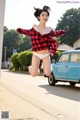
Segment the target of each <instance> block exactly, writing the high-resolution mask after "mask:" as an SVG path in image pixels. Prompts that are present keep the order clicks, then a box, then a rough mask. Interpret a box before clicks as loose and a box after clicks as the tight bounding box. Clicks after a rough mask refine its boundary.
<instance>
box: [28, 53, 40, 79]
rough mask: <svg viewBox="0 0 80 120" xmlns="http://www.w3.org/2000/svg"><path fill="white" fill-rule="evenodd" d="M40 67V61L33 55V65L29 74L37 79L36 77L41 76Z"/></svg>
mask: <svg viewBox="0 0 80 120" xmlns="http://www.w3.org/2000/svg"><path fill="white" fill-rule="evenodd" d="M39 65H40V59H39V58H38V57H37V56H36V55H34V54H33V56H32V65H31V66H29V73H30V74H31V75H32V76H33V77H35V76H36V75H39Z"/></svg>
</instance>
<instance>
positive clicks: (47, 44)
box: [17, 28, 65, 56]
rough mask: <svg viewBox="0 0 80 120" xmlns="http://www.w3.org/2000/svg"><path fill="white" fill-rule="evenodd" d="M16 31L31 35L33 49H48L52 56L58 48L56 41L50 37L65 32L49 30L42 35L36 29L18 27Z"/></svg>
mask: <svg viewBox="0 0 80 120" xmlns="http://www.w3.org/2000/svg"><path fill="white" fill-rule="evenodd" d="M17 32H18V33H20V34H24V35H27V36H30V37H31V43H32V50H33V51H35V52H36V51H41V50H47V49H48V50H49V51H50V54H51V55H52V56H54V54H55V52H56V50H57V48H58V43H57V41H56V40H55V39H53V38H52V37H54V36H60V35H62V34H64V33H65V31H64V30H58V31H53V30H51V31H50V32H49V33H47V34H43V35H42V34H40V33H39V32H38V31H36V30H35V29H34V28H32V29H29V30H26V29H22V28H18V29H17Z"/></svg>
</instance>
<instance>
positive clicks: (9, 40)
mask: <svg viewBox="0 0 80 120" xmlns="http://www.w3.org/2000/svg"><path fill="white" fill-rule="evenodd" d="M22 39H23V36H22V35H20V34H18V33H17V32H16V31H15V30H14V29H13V30H8V28H7V27H6V26H5V27H4V37H3V57H2V58H3V59H2V60H4V47H5V46H6V50H7V51H6V59H7V58H8V57H10V56H11V55H12V54H13V49H14V48H15V49H17V47H18V45H19V44H20V43H21V42H22Z"/></svg>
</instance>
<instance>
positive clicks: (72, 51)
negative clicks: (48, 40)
mask: <svg viewBox="0 0 80 120" xmlns="http://www.w3.org/2000/svg"><path fill="white" fill-rule="evenodd" d="M74 52H75V53H76V52H80V50H68V51H65V52H62V54H63V53H74Z"/></svg>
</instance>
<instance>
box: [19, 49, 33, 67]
mask: <svg viewBox="0 0 80 120" xmlns="http://www.w3.org/2000/svg"><path fill="white" fill-rule="evenodd" d="M31 59H32V52H31V51H23V52H21V53H20V54H19V56H18V61H19V63H20V64H21V69H26V68H27V67H28V66H29V65H31Z"/></svg>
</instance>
